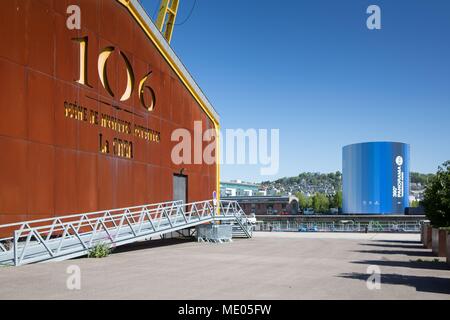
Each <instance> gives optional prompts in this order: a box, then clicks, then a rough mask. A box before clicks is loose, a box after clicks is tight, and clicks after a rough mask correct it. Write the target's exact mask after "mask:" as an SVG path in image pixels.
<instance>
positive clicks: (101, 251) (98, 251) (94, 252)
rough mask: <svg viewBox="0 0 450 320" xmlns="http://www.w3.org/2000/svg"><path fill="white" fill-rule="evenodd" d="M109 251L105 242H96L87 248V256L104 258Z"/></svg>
mask: <svg viewBox="0 0 450 320" xmlns="http://www.w3.org/2000/svg"><path fill="white" fill-rule="evenodd" d="M110 253H111V248H110V247H109V245H108V244H106V243H97V244H96V245H95V246H94V247H92V248H91V249H90V250H89V253H88V257H89V258H104V257H107V256H108V255H109V254H110Z"/></svg>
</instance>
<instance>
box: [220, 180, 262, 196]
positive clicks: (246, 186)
mask: <svg viewBox="0 0 450 320" xmlns="http://www.w3.org/2000/svg"><path fill="white" fill-rule="evenodd" d="M259 188H260V186H259V185H258V184H254V183H249V182H243V181H241V180H232V181H223V182H220V195H221V197H236V196H256V195H258V193H259Z"/></svg>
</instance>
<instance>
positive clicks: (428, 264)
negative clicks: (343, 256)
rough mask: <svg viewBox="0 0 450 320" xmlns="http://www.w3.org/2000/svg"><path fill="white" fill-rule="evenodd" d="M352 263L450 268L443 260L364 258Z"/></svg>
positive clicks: (414, 267)
mask: <svg viewBox="0 0 450 320" xmlns="http://www.w3.org/2000/svg"><path fill="white" fill-rule="evenodd" d="M351 263H356V264H367V265H377V266H386V267H401V268H412V269H431V270H450V266H449V265H448V264H446V263H445V262H442V261H438V262H434V261H387V260H362V261H352V262H351Z"/></svg>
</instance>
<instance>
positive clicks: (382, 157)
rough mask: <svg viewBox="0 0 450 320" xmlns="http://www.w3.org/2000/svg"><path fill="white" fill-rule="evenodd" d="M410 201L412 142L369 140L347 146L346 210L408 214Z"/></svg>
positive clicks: (344, 167) (344, 174) (344, 158)
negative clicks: (410, 152)
mask: <svg viewBox="0 0 450 320" xmlns="http://www.w3.org/2000/svg"><path fill="white" fill-rule="evenodd" d="M408 205H409V145H408V144H405V143H399V142H384V141H383V142H365V143H356V144H351V145H348V146H345V147H344V148H343V151H342V207H343V208H342V211H343V213H344V214H404V213H405V208H406V207H408Z"/></svg>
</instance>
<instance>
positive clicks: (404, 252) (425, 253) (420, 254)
mask: <svg viewBox="0 0 450 320" xmlns="http://www.w3.org/2000/svg"><path fill="white" fill-rule="evenodd" d="M353 252H359V253H373V254H380V255H389V254H402V255H407V256H417V257H435V256H434V255H433V253H432V252H431V251H417V250H354V251H353Z"/></svg>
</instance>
